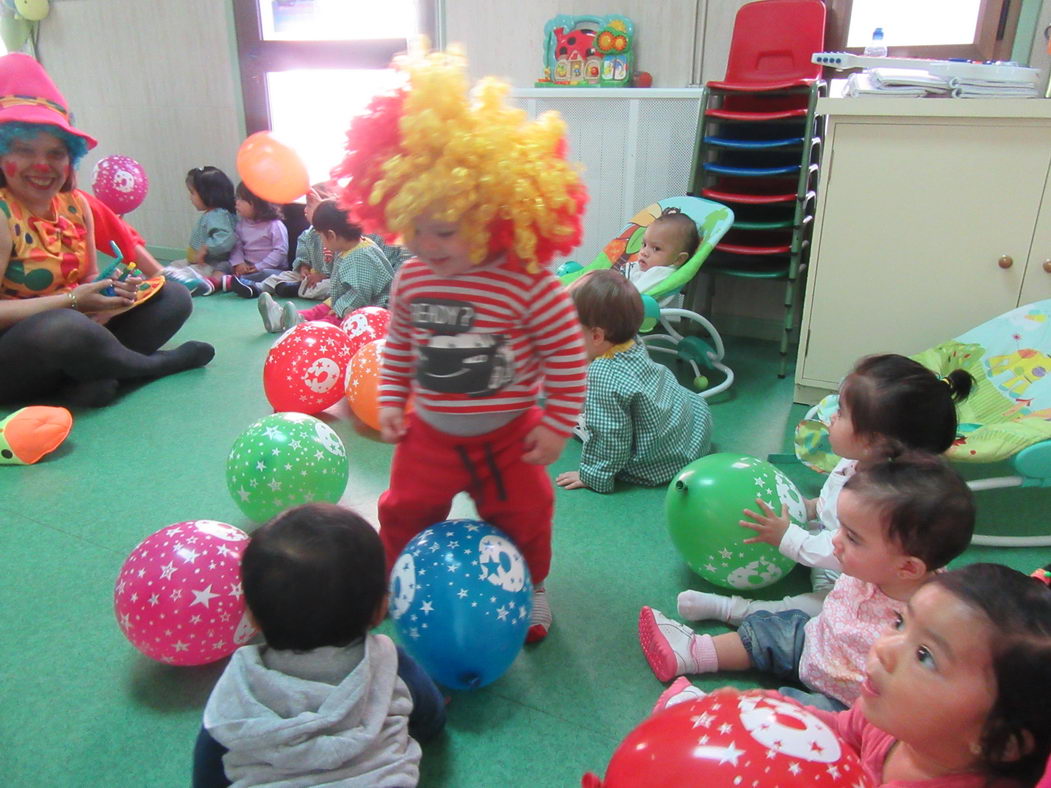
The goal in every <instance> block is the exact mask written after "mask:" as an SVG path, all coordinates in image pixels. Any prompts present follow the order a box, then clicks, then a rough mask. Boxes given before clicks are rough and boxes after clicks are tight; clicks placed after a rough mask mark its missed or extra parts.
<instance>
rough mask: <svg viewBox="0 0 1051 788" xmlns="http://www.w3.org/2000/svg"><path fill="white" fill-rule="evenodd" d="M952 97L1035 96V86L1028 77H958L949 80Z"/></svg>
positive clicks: (1037, 94) (1036, 92) (1036, 93)
mask: <svg viewBox="0 0 1051 788" xmlns="http://www.w3.org/2000/svg"><path fill="white" fill-rule="evenodd" d="M949 86H950V87H951V88H952V95H953V98H1036V97H1037V96H1039V95H1040V94H1039V92H1038V91H1037V87H1036V85H1035V84H1033V83H1032V82H1031V81H1030V80H1028V79H1020V80H1013V79H960V78H959V77H953V78H952V79H950V80H949Z"/></svg>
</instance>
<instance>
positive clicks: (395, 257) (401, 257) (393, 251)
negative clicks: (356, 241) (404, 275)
mask: <svg viewBox="0 0 1051 788" xmlns="http://www.w3.org/2000/svg"><path fill="white" fill-rule="evenodd" d="M364 237H365V238H368V239H369V240H370V241H372V242H373V243H374V244H376V246H378V247H379V248H380V251H381V252H383V256H384V257H386V258H387V260H388V261H389V262H390V267H391V268H393V269H394V270H395V272H397V270H398V266H400V265H401V264H402V263H404V262H405V261H406V260H408V259H409V258H410V257H412V253H411V252H410V251H409V250H408V249H406V248H405V247H404V246H398V245H396V244H389V243H387V242H386V241H384V240H383V236H382V235H372V234H370V233H366V234H365V236H364Z"/></svg>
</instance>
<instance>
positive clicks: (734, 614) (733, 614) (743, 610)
mask: <svg viewBox="0 0 1051 788" xmlns="http://www.w3.org/2000/svg"><path fill="white" fill-rule="evenodd" d="M750 602H751V600H748V599H745V598H744V597H740V596H723V595H722V594H709V593H706V592H704V591H693V590H687V591H683V592H682V593H681V594H679V598H678V608H679V615H680V616H682V617H683V618H685V619H687V620H688V621H708V620H712V621H722V622H723V623H724V624H733V625H734V626H737V625H738V624H740V623H741V620H742V619H743V618H744V617H745V616H747V615H748V614H749V612H751V611H750V610H749V609H748V606H749V604H750Z"/></svg>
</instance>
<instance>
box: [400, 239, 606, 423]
mask: <svg viewBox="0 0 1051 788" xmlns="http://www.w3.org/2000/svg"><path fill="white" fill-rule="evenodd" d="M390 309H391V324H390V331H389V333H388V335H387V342H386V344H385V346H384V349H383V366H382V371H381V375H380V405H381V406H382V407H404V406H405V402H406V400H407V398H408V396H409V392H410V390H411V391H413V392H414V393H415V395H416V398H417V400H418V401H419V403H420V405H421V406H422V407H423V408H424V409H426V410H429V411H431V412H433V413H441V414H449V415H469V414H483V413H506V412H516V411H524V410H526V409H528V408H530V407H531V406H532V405H533V404H534V403H535V402H536V401H537V397H538V395H539V393H540V387H541V385H543V393H544V395H545V397H546V404H545V412H546V415H545V417H544V420H543V422H542V423H543V424H544V426H546V427H548V428H549V429H551V430H552V431H554V432H556V433H557V434H559V435H563V436H568V435H569V434H570V432H571V430H572V427H573V425H574V424H575V423H576V417H577V414H578V413H579V412H580V410H581V408H582V407H583V403H584V389H585V383H586V379H587V357H586V355H585V352H584V343H583V339H582V336H581V330H580V322H579V320H578V318H577V313H576V309H575V308H574V306H573V302H572V300H571V299H570V298H569V296H568V295H566V292H565V289H564V288H563V287H562V283H561V282H559V280H558V279H557V278H556V277H555V276H554V275H553V274H552V273H550V272H548V271H544V272H542V273H539V274H527V273H524V272H522V271H521V270H519V268H518V266H517V265H516V264H513V263H509V262H507V261H504V262H501V263H497V264H492V265H487V266H484V267H479V268H477V269H472V270H471V271H469V272H468V273H465V274H460V275H458V276H453V277H441V276H437V275H435V274H434V273H432V272H431V270H430V268H428V266H427V265H426V264H425V263H423V262H421V261H420V260H419V259H417V258H413V259H411V260H408V261H407V262H405V263H404V264H403V265H402V266H401V268H400V269H399V270H398V274H397V277H396V278H395V280H394V284H393V286H392V288H391V295H390ZM413 378H415V385H414V383H413Z"/></svg>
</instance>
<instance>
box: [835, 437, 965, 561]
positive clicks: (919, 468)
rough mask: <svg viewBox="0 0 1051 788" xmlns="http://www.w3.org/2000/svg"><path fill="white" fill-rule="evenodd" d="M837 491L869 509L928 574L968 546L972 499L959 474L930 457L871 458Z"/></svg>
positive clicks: (915, 454)
mask: <svg viewBox="0 0 1051 788" xmlns="http://www.w3.org/2000/svg"><path fill="white" fill-rule="evenodd" d="M843 489H844V490H850V491H851V492H853V493H855V494H857V495H858V496H859V497H861V498H863V499H864V500H865V502H866V503H867V504H869V505H871V506H873V507H874V508H875V509H876V510H877V511H878V512H879V514H880V517H881V519H882V520H883V522H884V524H885V525H886V528H887V538H888V539H892V540H893V541H895V542H897V543H898V544H899V545H900V546H901V548H902V551H903V552H904V553H905V554H906V555H911V556H915V557H916V558H919V559H920V560H921V561H923V563H924V564H926V565H927V569H928V570H934V569H941V568H942V567H943V566H945V565H946V564H948V563H949V562H950V561H951V560H952V559H954V558H956V557H957V556H958V555H960V554H961V553H962V552H963V551H964V550H966V549H967V545H968V544H970V542H971V535H972V534H973V533H974V516H975V515H974V497H973V496H972V495H971V490H970V488H969V487H968V486H967V483H966V482H965V481H964V480H963V479H962V478H961V477H960V474H958V473H957V472H956V471H955V470H953V469H952V467H950V465H949V463H948V462H946V461H945V460H944V459H942V458H941V457H939V456H938V455H936V454H931V453H930V452H925V451H906V452H903V453H901V454H899V455H898V456H896V457H894V458H892V459H882V460H877V461H876V462H873V463H871V464H869V465H866V466H864V467H859V470H858V472H857V473H855V474H854V475H853V476H851V477H850V478H849V479H848V480H847V483H846V484H845V485H843Z"/></svg>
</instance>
